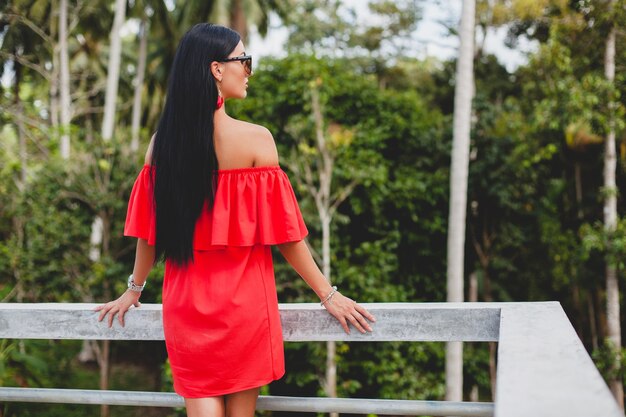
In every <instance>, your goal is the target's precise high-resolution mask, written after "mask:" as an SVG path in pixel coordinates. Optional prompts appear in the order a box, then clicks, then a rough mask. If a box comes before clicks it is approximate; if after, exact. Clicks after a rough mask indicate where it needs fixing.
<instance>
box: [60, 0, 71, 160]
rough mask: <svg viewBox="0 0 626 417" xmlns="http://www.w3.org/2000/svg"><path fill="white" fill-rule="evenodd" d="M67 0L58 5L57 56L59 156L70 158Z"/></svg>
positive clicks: (62, 0)
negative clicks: (59, 124)
mask: <svg viewBox="0 0 626 417" xmlns="http://www.w3.org/2000/svg"><path fill="white" fill-rule="evenodd" d="M67 43H68V42H67V0H61V3H60V5H59V58H60V61H61V62H60V63H61V74H60V77H61V85H60V87H61V91H60V93H61V109H60V110H61V158H63V159H70V121H71V117H72V116H71V115H72V111H71V108H70V105H71V102H70V58H69V52H68V45H67Z"/></svg>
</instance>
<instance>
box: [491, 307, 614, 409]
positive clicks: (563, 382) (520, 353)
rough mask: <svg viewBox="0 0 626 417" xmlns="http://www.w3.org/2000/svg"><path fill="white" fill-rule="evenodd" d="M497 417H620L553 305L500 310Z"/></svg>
mask: <svg viewBox="0 0 626 417" xmlns="http://www.w3.org/2000/svg"><path fill="white" fill-rule="evenodd" d="M501 311H502V313H501V319H500V320H501V321H500V342H499V345H498V370H497V378H496V380H497V386H496V407H495V415H496V416H497V417H527V416H568V417H590V416H602V417H609V416H611V417H623V416H624V414H623V413H622V411H620V409H619V407H618V406H617V403H616V402H615V400H614V398H613V396H612V395H611V392H610V391H609V388H608V387H607V385H606V384H605V382H604V379H603V378H602V376H601V375H600V372H598V370H597V368H596V367H595V365H594V364H593V361H592V360H591V358H590V357H589V355H588V354H587V351H586V350H585V347H584V346H583V344H582V343H581V342H580V339H579V338H578V335H577V334H576V332H575V331H574V328H573V327H572V325H571V324H570V322H569V320H568V319H567V316H566V315H565V312H564V311H563V308H561V305H560V304H559V303H557V302H550V303H513V304H510V305H507V306H506V307H505V308H503V309H502V310H501Z"/></svg>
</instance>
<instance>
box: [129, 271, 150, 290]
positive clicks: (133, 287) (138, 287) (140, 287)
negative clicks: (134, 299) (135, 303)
mask: <svg viewBox="0 0 626 417" xmlns="http://www.w3.org/2000/svg"><path fill="white" fill-rule="evenodd" d="M145 286H146V283H145V282H144V283H143V285H137V284H135V280H134V279H133V274H130V276H129V277H128V289H129V290H131V291H134V292H142V291H143V288H144V287H145Z"/></svg>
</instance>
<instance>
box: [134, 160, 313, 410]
mask: <svg viewBox="0 0 626 417" xmlns="http://www.w3.org/2000/svg"><path fill="white" fill-rule="evenodd" d="M152 190H153V184H152V182H151V178H150V166H148V165H146V166H144V167H143V169H142V171H141V173H140V174H139V176H138V178H137V180H136V181H135V185H134V187H133V190H132V193H131V196H130V201H129V204H128V213H127V217H126V225H125V228H124V235H126V236H134V237H138V238H142V239H146V240H147V241H148V243H149V244H151V245H154V244H155V238H156V230H155V215H154V208H153V204H154V203H153V196H152ZM307 233H308V232H307V228H306V226H305V224H304V221H303V219H302V215H301V213H300V209H299V207H298V203H297V201H296V198H295V195H294V192H293V189H292V187H291V184H290V183H289V179H288V178H287V175H286V174H285V172H284V171H283V170H282V169H281V168H280V167H279V166H266V167H253V168H242V169H230V170H220V171H218V183H217V191H216V195H215V203H214V206H213V208H212V210H211V211H208V210H207V209H206V206H205V209H204V210H203V211H202V214H201V215H200V217H199V218H198V220H197V222H196V228H195V233H194V238H193V249H194V261H193V263H190V264H188V265H187V266H185V267H181V266H179V265H177V264H176V263H174V262H170V261H167V260H166V262H165V277H164V281H163V328H164V332H165V343H166V346H167V352H168V356H169V360H170V365H171V368H172V374H173V377H174V390H175V391H176V392H177V393H178V394H179V395H181V396H183V397H185V398H201V397H211V396H217V395H224V394H229V393H233V392H238V391H242V390H245V389H249V388H254V387H259V386H262V385H265V384H267V383H269V382H271V381H273V380H276V379H279V378H281V377H282V376H283V374H284V373H285V361H284V353H283V338H282V330H281V325H280V316H279V313H278V300H277V296H276V284H275V280H274V268H273V264H272V254H271V250H270V245H275V244H279V243H285V242H294V241H299V240H302V239H303V238H304V237H305V236H306V235H307Z"/></svg>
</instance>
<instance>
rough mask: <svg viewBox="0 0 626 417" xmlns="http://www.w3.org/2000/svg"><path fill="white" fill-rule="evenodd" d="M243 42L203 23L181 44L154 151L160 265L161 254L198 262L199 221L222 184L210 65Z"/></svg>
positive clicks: (230, 32)
mask: <svg viewBox="0 0 626 417" xmlns="http://www.w3.org/2000/svg"><path fill="white" fill-rule="evenodd" d="M240 39H241V37H240V36H239V34H238V33H237V32H235V31H234V30H232V29H229V28H226V27H223V26H217V25H212V24H208V23H200V24H197V25H195V26H194V27H192V28H191V29H190V30H189V31H188V32H187V33H186V34H185V36H183V38H182V39H181V40H180V43H179V45H178V49H177V51H176V55H175V56H174V63H173V64H172V70H171V72H170V76H169V82H168V87H167V98H166V100H165V107H164V109H163V113H162V114H161V119H160V120H159V125H158V128H157V132H156V137H155V140H154V145H153V149H152V163H151V164H152V172H153V181H154V201H155V204H156V249H155V250H156V257H155V261H156V260H158V259H160V258H161V256H164V257H165V258H166V259H169V260H172V261H175V262H176V263H178V264H181V265H184V264H186V263H188V262H189V261H193V247H192V243H193V235H194V230H195V224H196V220H197V219H198V217H199V216H200V213H201V211H202V207H203V205H204V203H205V201H206V202H207V203H208V207H209V209H211V208H212V207H213V200H214V195H215V188H216V184H217V178H216V177H217V172H216V171H217V169H218V166H217V157H216V155H215V147H214V144H213V115H214V113H215V110H216V106H217V85H216V82H215V79H214V78H213V75H212V73H211V68H210V65H211V62H213V61H221V60H223V59H226V58H227V57H228V55H229V54H230V53H231V52H232V51H233V50H234V49H235V47H236V46H237V44H238V43H239V40H240Z"/></svg>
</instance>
